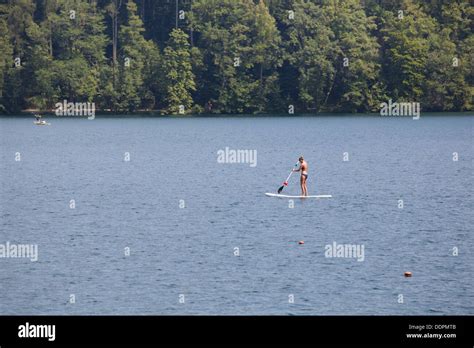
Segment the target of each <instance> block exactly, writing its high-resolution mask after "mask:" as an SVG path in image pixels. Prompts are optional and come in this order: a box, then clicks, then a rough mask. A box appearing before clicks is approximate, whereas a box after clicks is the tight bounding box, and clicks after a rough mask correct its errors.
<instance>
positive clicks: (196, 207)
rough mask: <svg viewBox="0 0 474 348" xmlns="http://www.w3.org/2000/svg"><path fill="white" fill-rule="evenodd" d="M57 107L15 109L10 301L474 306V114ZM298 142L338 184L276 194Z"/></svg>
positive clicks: (383, 310)
mask: <svg viewBox="0 0 474 348" xmlns="http://www.w3.org/2000/svg"><path fill="white" fill-rule="evenodd" d="M49 120H50V122H51V126H47V127H39V126H35V125H33V122H32V121H33V120H32V119H31V118H5V117H2V118H0V146H1V153H0V156H1V157H0V159H1V166H0V178H1V187H0V216H1V221H0V223H1V224H0V244H5V245H6V243H7V242H9V243H10V244H35V245H37V246H38V260H37V261H36V262H32V261H30V259H27V258H0V270H1V271H0V313H1V314H237V315H240V314H295V315H333V314H335V315H338V314H401V315H403V314H431V315H438V314H439V315H444V314H471V315H472V314H474V292H473V285H474V284H473V283H474V272H473V265H474V253H473V245H474V238H473V199H472V195H473V157H474V151H473V120H474V118H473V117H472V116H437V117H430V116H426V117H423V116H422V117H421V119H419V120H412V119H411V118H389V117H387V118H381V117H369V116H366V117H355V116H350V117H343V116H340V117H259V118H257V117H223V118H183V119H178V118H151V117H150V118H148V117H144V118H114V117H108V118H96V119H95V120H87V119H85V118H50V119H49ZM226 147H228V148H229V149H231V150H232V149H234V150H256V154H257V158H256V159H257V160H256V165H255V166H251V165H250V163H219V162H218V160H217V159H218V155H217V152H218V151H219V150H225V148H226ZM17 153H19V154H17ZM127 153H128V154H129V155H130V161H127V160H126V159H127V158H126V156H127ZM453 153H457V156H458V160H457V161H455V160H453V157H454V156H455V155H456V154H454V155H453ZM301 154H303V155H304V157H305V159H306V160H307V161H308V163H309V169H310V170H309V178H308V189H309V193H310V194H331V195H333V198H332V199H320V200H316V199H307V200H300V199H296V200H294V201H293V202H291V201H289V200H288V199H278V198H270V197H266V196H265V195H264V193H265V192H275V191H276V190H277V188H278V187H279V186H280V185H281V183H282V181H283V180H284V179H285V177H286V176H287V175H288V173H289V170H290V169H291V167H292V165H293V164H294V163H295V162H296V160H297V159H298V157H299V156H300V155H301ZM18 155H20V156H21V158H20V160H19V161H16V160H15V156H17V158H16V159H19V158H18ZM344 159H347V160H344ZM298 181H299V176H298V174H297V173H295V175H294V176H293V177H292V178H291V179H290V183H289V186H288V187H287V188H285V190H284V193H287V194H299V185H298ZM71 200H74V202H72V201H71ZM400 200H403V208H401V203H402V202H400ZM73 203H74V204H75V208H74V209H72V208H71V207H73V206H74V205H73ZM183 206H184V207H183ZM298 241H304V244H301V245H300V244H298ZM333 243H337V245H339V244H351V245H356V246H358V247H359V248H362V247H363V248H364V249H363V250H364V255H363V260H362V258H359V259H360V260H361V261H358V259H357V258H353V257H326V256H327V255H326V253H325V252H326V246H327V245H333ZM127 248H129V249H127ZM236 248H238V249H236ZM360 250H361V249H359V251H360ZM128 251H129V253H130V255H129V256H127V255H126V253H127V252H128ZM237 252H238V254H239V256H236V255H235V254H236V253H237ZM456 255H457V256H456ZM345 256H348V255H345ZM406 271H410V272H412V274H413V276H412V277H411V278H406V277H404V272H406ZM71 295H74V296H73V297H71ZM400 295H402V296H403V297H401V296H400ZM71 299H75V303H71ZM293 299H294V303H291V302H292V300H293ZM72 302H74V301H72ZM182 302H184V303H182ZM400 302H403V303H400Z"/></svg>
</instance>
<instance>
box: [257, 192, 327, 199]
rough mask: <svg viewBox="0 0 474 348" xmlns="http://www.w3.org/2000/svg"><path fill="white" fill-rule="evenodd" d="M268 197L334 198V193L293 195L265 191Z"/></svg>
mask: <svg viewBox="0 0 474 348" xmlns="http://www.w3.org/2000/svg"><path fill="white" fill-rule="evenodd" d="M265 195H266V196H268V197H278V198H332V195H317V196H291V195H279V194H278V193H268V192H267V193H265Z"/></svg>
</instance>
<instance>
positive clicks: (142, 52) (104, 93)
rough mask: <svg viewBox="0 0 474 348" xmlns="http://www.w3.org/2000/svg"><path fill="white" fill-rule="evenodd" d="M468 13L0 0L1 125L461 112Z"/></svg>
mask: <svg viewBox="0 0 474 348" xmlns="http://www.w3.org/2000/svg"><path fill="white" fill-rule="evenodd" d="M473 14H474V8H473V7H472V6H470V4H469V1H468V0H451V1H442V0H433V1H430V2H426V1H423V0H399V1H393V0H238V1H236V0H179V1H153V0H137V1H132V0H128V1H127V0H90V1H79V0H37V1H34V0H15V1H12V0H0V113H17V112H19V111H21V110H24V109H40V110H51V109H52V108H53V107H54V105H55V103H57V102H60V101H62V100H68V101H73V102H94V103H95V104H96V108H97V109H99V110H111V111H115V112H135V111H138V110H160V111H161V112H162V113H164V114H188V113H237V114H238V113H254V114H257V113H286V112H288V108H289V106H292V107H293V108H294V110H295V112H298V113H315V112H372V111H378V110H379V106H380V103H382V102H386V101H387V100H388V99H393V100H398V101H408V102H420V103H421V107H422V109H423V110H424V111H466V110H472V108H473V92H474V89H473V80H474V78H473V64H472V63H473V61H472V60H473V57H474V52H473V47H474V38H473V35H472V23H471V19H472V16H473Z"/></svg>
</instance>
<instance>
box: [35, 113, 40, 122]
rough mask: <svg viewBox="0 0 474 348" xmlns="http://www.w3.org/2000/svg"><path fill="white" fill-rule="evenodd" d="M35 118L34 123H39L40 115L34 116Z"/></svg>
mask: <svg viewBox="0 0 474 348" xmlns="http://www.w3.org/2000/svg"><path fill="white" fill-rule="evenodd" d="M35 117H36V122H39V121H41V116H40V115H38V114H36V115H35Z"/></svg>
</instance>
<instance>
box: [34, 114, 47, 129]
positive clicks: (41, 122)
mask: <svg viewBox="0 0 474 348" xmlns="http://www.w3.org/2000/svg"><path fill="white" fill-rule="evenodd" d="M35 118H36V120H35V121H34V122H33V123H34V124H35V125H37V126H49V125H50V124H51V123H48V122H46V121H45V120H42V119H41V115H38V114H35Z"/></svg>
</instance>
